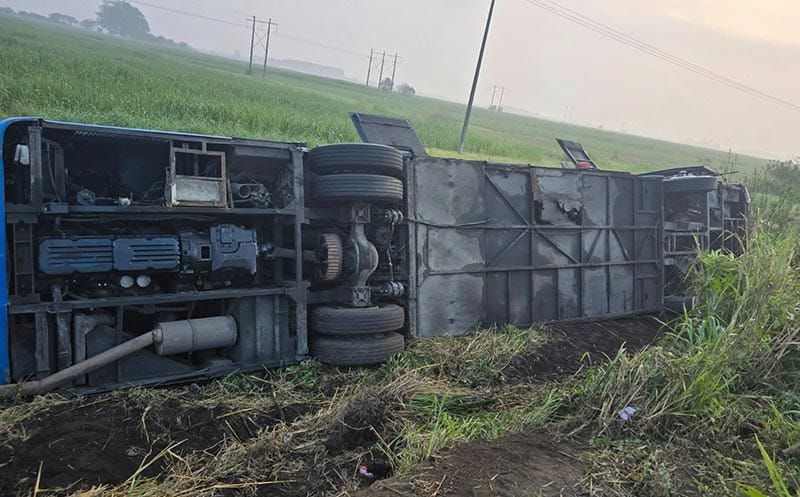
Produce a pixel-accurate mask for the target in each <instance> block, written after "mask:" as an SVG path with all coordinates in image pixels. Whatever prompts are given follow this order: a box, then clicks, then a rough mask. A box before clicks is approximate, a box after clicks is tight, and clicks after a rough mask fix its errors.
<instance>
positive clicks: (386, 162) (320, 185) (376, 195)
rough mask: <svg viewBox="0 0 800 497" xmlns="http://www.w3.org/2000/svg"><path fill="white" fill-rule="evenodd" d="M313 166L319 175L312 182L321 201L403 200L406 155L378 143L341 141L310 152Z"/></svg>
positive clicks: (314, 192) (310, 166)
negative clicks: (404, 156)
mask: <svg viewBox="0 0 800 497" xmlns="http://www.w3.org/2000/svg"><path fill="white" fill-rule="evenodd" d="M309 168H310V169H311V170H312V171H313V172H315V173H316V174H318V175H319V176H318V177H317V178H315V179H314V181H313V182H312V184H311V198H312V200H314V201H315V202H316V203H318V204H323V205H324V204H337V203H343V202H344V203H347V202H378V203H389V204H397V203H400V202H402V201H403V194H404V191H403V181H402V177H403V155H402V154H401V153H400V152H399V151H398V150H397V149H395V148H392V147H389V146H386V145H379V144H374V143H337V144H333V145H323V146H321V147H317V148H315V149H313V150H311V152H310V153H309Z"/></svg>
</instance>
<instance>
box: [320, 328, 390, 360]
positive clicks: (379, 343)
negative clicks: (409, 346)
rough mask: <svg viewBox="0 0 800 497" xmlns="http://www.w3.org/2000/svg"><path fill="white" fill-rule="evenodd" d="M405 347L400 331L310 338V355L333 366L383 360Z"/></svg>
mask: <svg viewBox="0 0 800 497" xmlns="http://www.w3.org/2000/svg"><path fill="white" fill-rule="evenodd" d="M404 347H405V339H404V338H403V335H401V334H400V333H382V334H378V335H367V336H361V337H326V336H315V337H312V338H311V355H312V356H313V357H316V358H317V359H318V360H319V361H320V362H324V363H326V364H333V365H334V366H369V365H372V364H380V363H382V362H385V361H386V359H388V358H389V357H391V356H393V355H395V354H399V353H400V352H402V351H403V348H404Z"/></svg>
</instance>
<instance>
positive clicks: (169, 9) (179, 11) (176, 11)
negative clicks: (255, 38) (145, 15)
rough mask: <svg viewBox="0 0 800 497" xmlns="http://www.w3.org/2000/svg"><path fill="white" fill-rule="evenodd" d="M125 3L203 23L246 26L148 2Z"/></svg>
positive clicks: (131, 1)
mask: <svg viewBox="0 0 800 497" xmlns="http://www.w3.org/2000/svg"><path fill="white" fill-rule="evenodd" d="M127 1H128V3H132V4H136V5H143V6H145V7H150V8H153V9H159V10H165V11H167V12H172V13H174V14H182V15H185V16H189V17H194V18H197V19H203V20H204V21H211V22H218V23H221V24H228V25H230V26H238V27H240V28H247V26H245V25H244V24H242V23H239V22H233V21H226V20H225V19H218V18H216V17H209V16H204V15H202V14H195V13H194V12H186V11H185V10H178V9H171V8H169V7H163V6H161V5H156V4H152V3H148V2H142V1H140V0H127Z"/></svg>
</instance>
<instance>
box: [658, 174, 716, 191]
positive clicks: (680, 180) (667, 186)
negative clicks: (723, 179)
mask: <svg viewBox="0 0 800 497" xmlns="http://www.w3.org/2000/svg"><path fill="white" fill-rule="evenodd" d="M716 189H717V178H715V177H713V176H675V177H673V178H665V179H664V193H678V192H681V193H683V192H687V193H688V192H713V191H714V190H716Z"/></svg>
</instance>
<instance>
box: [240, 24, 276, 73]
mask: <svg viewBox="0 0 800 497" xmlns="http://www.w3.org/2000/svg"><path fill="white" fill-rule="evenodd" d="M247 22H248V23H251V24H252V30H251V32H250V63H249V64H248V66H247V74H253V53H254V51H255V48H256V46H258V47H260V46H261V45H262V43H263V45H264V68H263V69H262V71H261V75H262V76H266V75H267V61H268V60H269V38H270V34H271V33H272V27H273V26H275V27H277V26H278V24H277V23H276V22H273V21H272V18H271V17H270V18H269V20H266V21H263V20H260V19H256V16H253V17H250V18H248V19H247ZM257 25H260V26H266V33H264V32H263V30H256V26H257Z"/></svg>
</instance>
